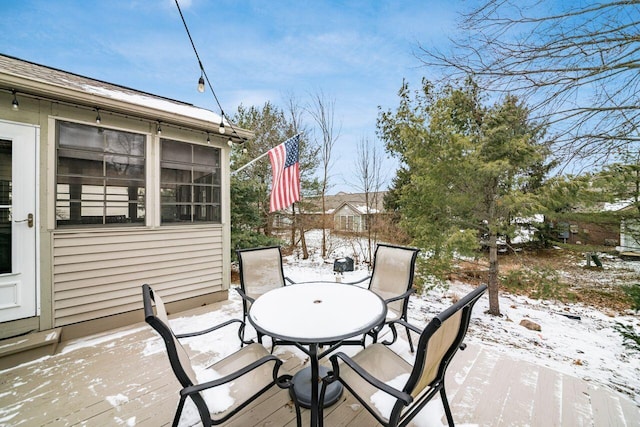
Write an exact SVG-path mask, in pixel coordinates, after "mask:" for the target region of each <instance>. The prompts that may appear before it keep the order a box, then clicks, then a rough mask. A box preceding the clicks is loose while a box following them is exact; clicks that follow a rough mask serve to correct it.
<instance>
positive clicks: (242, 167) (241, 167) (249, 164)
mask: <svg viewBox="0 0 640 427" xmlns="http://www.w3.org/2000/svg"><path fill="white" fill-rule="evenodd" d="M267 154H269V152H268V151H267V152H264V153H262V154H260V155H259V156H258V157H256V158H255V159H253V160H251V161H250V162H249V163H247V164H245V165H242V166H240V167H239V168H238V169H236V170H234V171H231V175H235V174H237V173H238V172H240V171H241V170H242V169H244V168H247V167H249V166H251V165H252V164H254V163H255V162H257V161H258V160H260V159H261V158H263V157H264V156H266V155H267Z"/></svg>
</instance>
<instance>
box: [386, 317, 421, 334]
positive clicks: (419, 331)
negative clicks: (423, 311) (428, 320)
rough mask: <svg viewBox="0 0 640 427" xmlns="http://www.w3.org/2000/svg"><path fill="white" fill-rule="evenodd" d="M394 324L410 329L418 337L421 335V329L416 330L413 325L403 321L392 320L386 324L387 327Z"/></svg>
mask: <svg viewBox="0 0 640 427" xmlns="http://www.w3.org/2000/svg"><path fill="white" fill-rule="evenodd" d="M394 323H398V324H400V325H402V326H405V327H407V328H409V329H411V330H412V331H413V332H415V333H416V334H418V335H420V334H421V333H422V329H420V328H418V327H417V326H415V325H412V324H411V323H409V322H405V321H404V320H403V319H394V320H391V321H389V322H388V323H387V324H388V325H392V324H394Z"/></svg>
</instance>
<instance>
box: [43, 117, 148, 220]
mask: <svg viewBox="0 0 640 427" xmlns="http://www.w3.org/2000/svg"><path fill="white" fill-rule="evenodd" d="M56 147H57V165H56V212H55V214H56V226H57V227H65V226H112V225H115V226H119V225H140V224H144V221H145V194H146V186H145V160H146V156H145V136H144V135H142V134H136V133H131V132H123V131H117V130H111V129H103V128H99V127H95V126H87V125H82V124H78V123H69V122H63V121H58V122H57V145H56Z"/></svg>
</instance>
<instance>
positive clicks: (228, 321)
mask: <svg viewBox="0 0 640 427" xmlns="http://www.w3.org/2000/svg"><path fill="white" fill-rule="evenodd" d="M236 322H237V323H240V324H241V325H244V322H243V321H242V320H240V319H231V320H227V321H226V322H224V323H220V324H219V325H215V326H213V327H211V328H209V329H205V330H204V331H199V332H189V333H186V334H176V338H178V339H180V338H189V337H197V336H198V335H203V334H208V333H209V332H213V331H216V330H218V329H220V328H223V327H225V326H228V325H230V324H232V323H236Z"/></svg>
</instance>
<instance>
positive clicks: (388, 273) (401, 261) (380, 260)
mask: <svg viewBox="0 0 640 427" xmlns="http://www.w3.org/2000/svg"><path fill="white" fill-rule="evenodd" d="M419 251H420V249H416V248H409V247H405V246H396V245H386V244H382V243H380V244H378V245H377V246H376V251H375V254H374V257H373V271H372V272H371V275H370V276H367V277H365V278H363V279H361V280H358V281H355V282H348V283H347V284H349V285H355V284H358V283H362V282H365V281H366V280H369V286H368V287H369V290H371V291H373V292H375V293H376V294H378V296H379V297H380V298H382V299H383V300H384V301H385V302H386V303H387V319H386V320H385V325H387V326H389V328H390V329H391V333H392V334H393V338H392V339H391V340H390V341H389V340H388V341H385V342H383V344H386V345H391V344H393V343H394V342H395V341H396V339H397V338H398V333H397V332H396V328H395V323H397V322H395V321H396V320H398V319H402V320H404V321H405V322H407V321H408V320H407V309H408V307H409V296H410V295H411V294H412V293H413V287H412V285H413V274H414V271H415V265H416V257H417V256H418V252H419ZM380 329H381V328H379V329H375V330H373V331H371V332H370V333H369V335H370V336H372V337H373V341H374V342H376V341H377V339H378V333H379V332H380ZM406 331H407V340H408V341H409V348H410V349H411V352H412V353H413V341H412V340H411V335H410V333H409V328H406ZM366 337H367V336H366V335H365V336H364V337H363V338H362V341H361V345H362V346H363V347H364V345H365V342H364V340H365V339H366Z"/></svg>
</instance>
